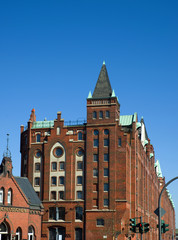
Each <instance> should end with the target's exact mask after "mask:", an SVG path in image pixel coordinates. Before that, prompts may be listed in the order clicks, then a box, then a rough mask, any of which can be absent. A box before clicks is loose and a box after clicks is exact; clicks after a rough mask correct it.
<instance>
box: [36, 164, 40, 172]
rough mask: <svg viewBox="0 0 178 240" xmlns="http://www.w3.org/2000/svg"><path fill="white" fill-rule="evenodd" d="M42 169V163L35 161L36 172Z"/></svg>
mask: <svg viewBox="0 0 178 240" xmlns="http://www.w3.org/2000/svg"><path fill="white" fill-rule="evenodd" d="M39 171H40V163H35V172H39Z"/></svg>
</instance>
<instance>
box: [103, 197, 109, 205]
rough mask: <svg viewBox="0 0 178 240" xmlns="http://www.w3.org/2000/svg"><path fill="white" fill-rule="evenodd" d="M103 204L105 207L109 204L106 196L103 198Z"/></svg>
mask: <svg viewBox="0 0 178 240" xmlns="http://www.w3.org/2000/svg"><path fill="white" fill-rule="evenodd" d="M104 206H105V207H108V206H109V199H108V198H106V199H104Z"/></svg>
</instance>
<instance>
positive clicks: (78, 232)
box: [75, 228, 82, 240]
mask: <svg viewBox="0 0 178 240" xmlns="http://www.w3.org/2000/svg"><path fill="white" fill-rule="evenodd" d="M75 240H82V228H76V229H75Z"/></svg>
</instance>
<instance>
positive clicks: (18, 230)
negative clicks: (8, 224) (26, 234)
mask: <svg viewBox="0 0 178 240" xmlns="http://www.w3.org/2000/svg"><path fill="white" fill-rule="evenodd" d="M21 239H22V230H21V228H20V227H18V228H17V230H16V238H15V240H21Z"/></svg>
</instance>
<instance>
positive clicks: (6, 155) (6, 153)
mask: <svg viewBox="0 0 178 240" xmlns="http://www.w3.org/2000/svg"><path fill="white" fill-rule="evenodd" d="M4 157H9V158H11V152H10V150H9V133H7V148H6V152H5V153H4Z"/></svg>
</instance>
